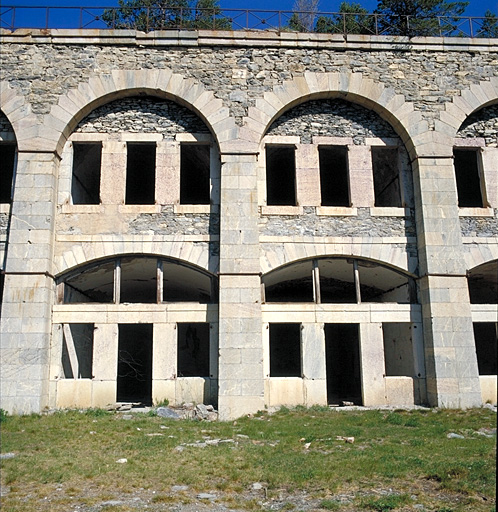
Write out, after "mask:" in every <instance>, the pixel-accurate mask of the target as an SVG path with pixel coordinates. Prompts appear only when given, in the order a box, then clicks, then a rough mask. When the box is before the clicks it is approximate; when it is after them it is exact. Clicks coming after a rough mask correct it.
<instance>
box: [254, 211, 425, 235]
mask: <svg viewBox="0 0 498 512" xmlns="http://www.w3.org/2000/svg"><path fill="white" fill-rule="evenodd" d="M357 211H358V215H356V216H351V217H350V216H328V215H317V214H316V208H315V207H314V206H305V207H304V208H303V215H300V216H299V217H296V216H295V215H265V216H263V217H262V218H261V219H260V229H261V234H262V235H264V236H337V237H341V236H344V237H352V236H356V237H392V236H406V237H415V236H416V231H415V220H414V217H413V211H411V215H410V217H409V218H408V219H405V218H402V217H372V216H371V215H370V210H369V208H358V210H357Z"/></svg>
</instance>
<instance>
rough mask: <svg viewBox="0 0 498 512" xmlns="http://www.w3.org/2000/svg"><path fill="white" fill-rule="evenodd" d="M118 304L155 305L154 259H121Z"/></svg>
mask: <svg viewBox="0 0 498 512" xmlns="http://www.w3.org/2000/svg"><path fill="white" fill-rule="evenodd" d="M119 302H121V303H124V302H135V303H136V302H142V303H148V304H155V303H157V259H156V258H140V257H135V258H133V257H131V258H121V286H120V297H119Z"/></svg>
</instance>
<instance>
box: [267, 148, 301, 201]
mask: <svg viewBox="0 0 498 512" xmlns="http://www.w3.org/2000/svg"><path fill="white" fill-rule="evenodd" d="M295 153H296V148H295V147H294V146H272V145H268V146H266V204H267V205H270V206H285V205H286V206H295V205H296V157H295Z"/></svg>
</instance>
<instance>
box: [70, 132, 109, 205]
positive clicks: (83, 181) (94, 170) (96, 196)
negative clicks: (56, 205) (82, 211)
mask: <svg viewBox="0 0 498 512" xmlns="http://www.w3.org/2000/svg"><path fill="white" fill-rule="evenodd" d="M101 163H102V143H100V142H97V143H79V142H73V175H72V180H71V198H72V201H73V204H100V169H101Z"/></svg>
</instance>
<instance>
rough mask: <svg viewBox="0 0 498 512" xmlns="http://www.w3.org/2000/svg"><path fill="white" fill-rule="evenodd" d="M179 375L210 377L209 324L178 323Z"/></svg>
mask: <svg viewBox="0 0 498 512" xmlns="http://www.w3.org/2000/svg"><path fill="white" fill-rule="evenodd" d="M177 372H178V377H209V324H208V323H181V324H178V369H177Z"/></svg>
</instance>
